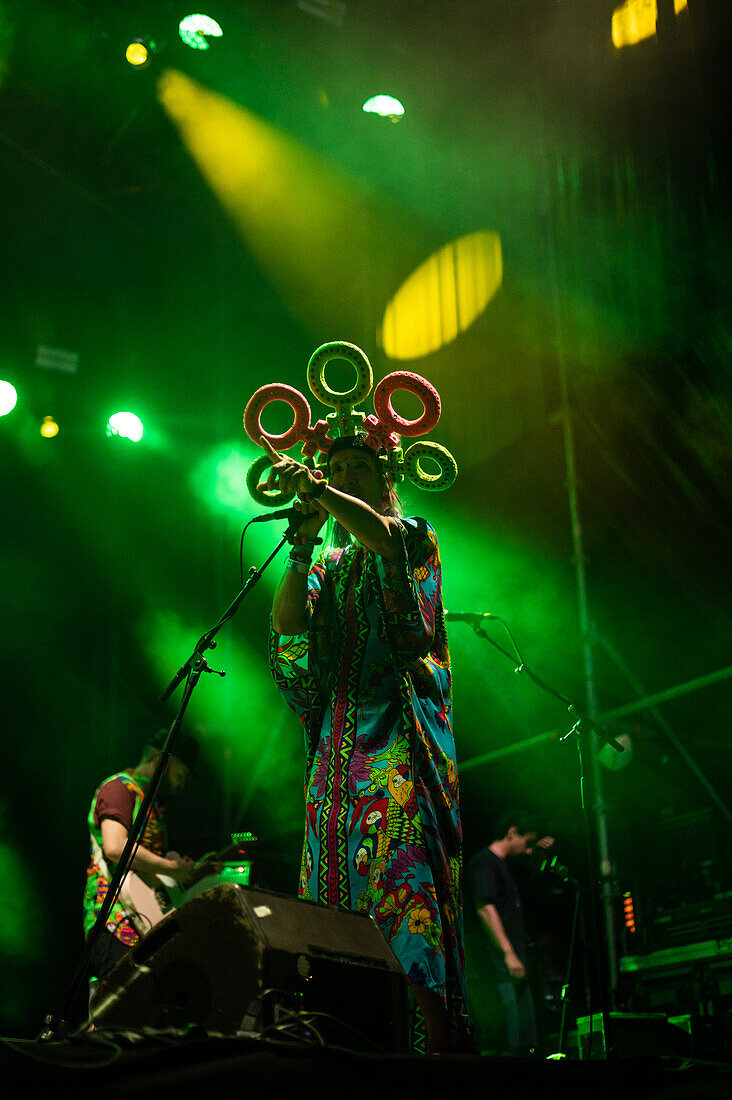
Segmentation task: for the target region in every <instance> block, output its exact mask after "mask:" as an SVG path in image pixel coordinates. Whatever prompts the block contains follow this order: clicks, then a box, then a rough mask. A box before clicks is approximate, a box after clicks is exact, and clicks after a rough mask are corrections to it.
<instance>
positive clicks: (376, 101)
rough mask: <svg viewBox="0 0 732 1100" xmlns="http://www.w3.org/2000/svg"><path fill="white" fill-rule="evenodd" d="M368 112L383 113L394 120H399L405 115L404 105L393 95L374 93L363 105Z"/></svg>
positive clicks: (383, 115)
mask: <svg viewBox="0 0 732 1100" xmlns="http://www.w3.org/2000/svg"><path fill="white" fill-rule="evenodd" d="M363 110H364V111H365V112H366V114H372V115H381V117H382V118H389V119H391V121H392V122H398V121H399V119H400V118H402V117H403V115H404V106H403V104H401V103H400V102H399V100H398V99H395V98H394V96H392V95H374V96H371V99H367V100H366V102H365V103H364V105H363Z"/></svg>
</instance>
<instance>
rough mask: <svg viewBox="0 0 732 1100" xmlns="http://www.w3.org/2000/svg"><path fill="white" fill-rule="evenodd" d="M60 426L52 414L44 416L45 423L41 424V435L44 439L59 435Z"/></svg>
mask: <svg viewBox="0 0 732 1100" xmlns="http://www.w3.org/2000/svg"><path fill="white" fill-rule="evenodd" d="M58 433H59V427H58V424H57V423H56V421H55V420H54V418H53V417H52V416H44V418H43V423H42V424H41V435H42V436H43V438H44V439H53V437H54V436H56V435H58Z"/></svg>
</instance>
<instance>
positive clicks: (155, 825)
mask: <svg viewBox="0 0 732 1100" xmlns="http://www.w3.org/2000/svg"><path fill="white" fill-rule="evenodd" d="M167 736H168V731H167V730H165V729H163V730H160V731H159V732H158V733H157V734H156V735H155V737H153V738H152V740H151V741H150V742H148V743H147V744H146V745H145V746H144V749H143V753H142V759H141V760H140V762H139V763H138V764H137V766H136V767H134V768H126V769H125V770H124V771H121V772H117V773H116V774H115V775H113V776H110V778H108V779H105V780H104V782H103V783H102V784H101V785H100V786H99V787H98V788H97V790H96V792H95V794H94V797H93V798H92V801H91V806H90V809H89V816H88V819H87V823H88V826H89V836H90V840H91V859H90V862H89V867H88V869H87V879H86V889H85V891H84V935H85V936H86V935H88V934H89V932H90V931H91V929H92V927H93V925H94V922H95V920H96V918H97V914H98V913H99V910H100V909H101V907H102V903H103V901H104V897H105V894H106V893H107V889H108V887H109V883H110V881H111V878H112V876H113V874H114V870H115V865H116V863H117V861H118V860H119V858H120V856H121V854H122V852H123V850H124V847H125V844H126V843H127V837H128V835H129V832H130V829H131V828H132V823H133V821H134V819H135V816H136V814H137V811H138V810H139V808H140V805H141V803H142V800H143V798H144V797H145V791H146V789H147V786H148V784H149V782H150V779H151V778H152V775H153V773H154V771H155V768H156V765H157V763H158V759H159V758H160V755H161V749H162V747H163V745H164V744H165V740H166V738H167ZM197 753H198V742H197V741H196V740H195V738H194V737H191V736H190V735H188V734H186V733H185V732H184V731H183V730H179V731H178V734H177V736H176V741H175V755H173V754H172V753H171V754H170V756H169V758H168V766H167V768H166V769H165V773H164V774H163V777H162V779H161V782H160V787H159V789H158V799H159V801H158V802H157V803H156V804H155V805H153V807H152V809H151V812H150V815H149V817H148V820H147V822H146V825H145V829H144V832H143V834H142V836H141V838H140V843H139V845H138V847H137V850H136V852H135V854H134V857H133V859H132V863H131V869H132V870H133V871H136V872H141V873H143V874H144V873H146V872H147V873H152V874H164V875H168V876H169V877H171V878H174V879H176V881H177V882H179V883H180V884H181V885H182V886H186V885H187V884H188V882H189V881H190V880H191V878H192V876H193V868H194V864H193V860H192V859H190V857H189V856H178V855H175V856H174V857H172V858H169V857H168V856H166V854H165V853H166V852H168V848H169V845H168V830H167V827H166V824H165V813H164V810H163V806H164V804H165V803H166V802H167V801H168V799H169V798H172V797H173V796H174V795H177V794H180V792H181V791H182V790H183V789H184V787H185V785H186V781H187V779H188V773H189V772H190V771H193V770H194V767H195V763H196V756H197ZM139 939H140V932H139V931H138V930H137V929H136V928H135V926H134V924H133V923H132V921H131V920H130V919H129V917H128V915H127V912H126V910H125V908H124V906H123V905H122V904H121V903H120V901H119V900H117V901H116V902H115V904H114V905H113V907H112V909H111V910H110V912H109V916H108V918H107V924H106V927H105V928H103V929H102V932H101V934H100V936H99V938H98V940H97V942H96V944H95V945H94V949H93V951H92V955H91V960H90V976H91V978H92V980H91V983H90V988H91V991H92V995H93V990H94V988H95V986H96V985H97V984H98V980H99V979H101V978H104V977H105V976H106V975H107V974H108V973H109V971H110V970H111V969H112V967H113V966H115V964H116V963H117V962H119V960H120V959H121V958H122V957H123V956H124V955H125V954H126V953H127V951H128V950H129V948H130V947H134V946H135V944H136V943H137V942H138V941H139Z"/></svg>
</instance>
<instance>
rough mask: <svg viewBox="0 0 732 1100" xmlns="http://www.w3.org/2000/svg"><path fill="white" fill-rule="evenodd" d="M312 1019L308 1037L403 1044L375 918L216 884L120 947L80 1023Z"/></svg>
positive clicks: (299, 1022) (232, 1028)
mask: <svg viewBox="0 0 732 1100" xmlns="http://www.w3.org/2000/svg"><path fill="white" fill-rule="evenodd" d="M293 1013H294V1014H295V1015H294V1016H293ZM314 1013H318V1014H320V1013H322V1014H324V1015H323V1016H322V1017H321V1016H318V1017H316V1016H312V1019H311V1023H312V1029H313V1030H314V1031H315V1033H316V1035H317V1034H320V1035H323V1034H324V1033H327V1035H328V1037H329V1041H330V1042H332V1043H334V1044H336V1045H342V1046H346V1047H349V1048H350V1049H360V1050H367V1049H373V1048H374V1047H377V1048H378V1049H380V1050H383V1051H388V1052H393V1053H398V1052H405V1051H407V1050H408V1049H409V1022H408V998H407V981H406V976H405V974H404V971H403V969H402V967H401V965H400V964H399V962H398V961H397V959H396V956H395V955H394V953H393V951H392V950H391V948H390V947H389V945H388V944H387V942H386V940H385V939H384V937H383V936H382V934H381V932H380V931H379V928H378V926H377V924H376V922H375V920H374V919H373V917H371V916H369V915H364V914H359V913H344V912H340V911H338V910H335V909H330V908H327V907H325V906H321V905H315V904H314V903H312V902H308V901H301V900H299V899H297V898H290V897H286V896H284V895H280V894H272V893H266V892H265V891H263V890H259V889H255V888H252V887H246V886H236V885H233V884H223V885H220V886H216V887H214V888H213V889H212V890H209V891H207V892H206V893H205V894H202V895H201V896H200V897H198V898H193V899H192V900H191V901H188V902H186V903H185V904H184V905H182V906H181V907H180V908H179V909H177V910H175V911H174V912H172V913H169V914H168V915H167V916H166V917H164V918H163V920H162V921H160V923H159V924H157V925H156V926H155V927H154V928H153V929H152V930H151V931H150V932H148V933H147V935H146V936H144V937H143V938H142V939H141V940H140V941H139V943H138V944H137V945H136V946H135V947H133V948H131V949H130V951H129V953H128V954H127V955H126V956H125V957H124V958H123V959H122V960H121V961H120V962H119V963H117V965H116V966H115V967H114V969H113V970H112V971H111V972H110V973H109V975H108V976H107V977H106V979H105V981H104V982H103V983H102V986H101V988H100V991H99V993H98V995H97V996H96V997H95V1000H94V1004H93V1006H92V1011H91V1014H90V1022H91V1023H93V1024H94V1025H95V1027H97V1028H102V1027H104V1028H119V1029H129V1030H136V1029H140V1028H154V1029H169V1028H176V1029H179V1028H185V1027H187V1026H190V1025H197V1026H200V1027H201V1028H203V1029H204V1030H206V1031H207V1032H209V1033H217V1034H224V1035H236V1034H237V1033H241V1032H254V1033H256V1034H260V1035H264V1034H266V1033H267V1031H268V1029H275V1028H279V1029H280V1031H281V1032H282V1031H284V1030H285V1029H289V1031H290V1035H291V1036H292V1037H295V1035H296V1030H294V1029H296V1028H297V1027H298V1026H303V1027H306V1026H307V1021H306V1020H305V1016H307V1015H308V1014H314ZM270 1033H272V1032H271V1031H270Z"/></svg>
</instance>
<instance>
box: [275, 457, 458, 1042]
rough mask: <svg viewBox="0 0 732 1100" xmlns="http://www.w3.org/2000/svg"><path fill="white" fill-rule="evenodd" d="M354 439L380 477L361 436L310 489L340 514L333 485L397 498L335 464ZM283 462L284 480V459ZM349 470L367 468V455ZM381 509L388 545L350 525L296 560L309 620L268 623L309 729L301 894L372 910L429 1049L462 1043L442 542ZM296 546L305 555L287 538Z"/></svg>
mask: <svg viewBox="0 0 732 1100" xmlns="http://www.w3.org/2000/svg"><path fill="white" fill-rule="evenodd" d="M364 451H365V453H364ZM357 452H360V458H359V459H358V460H359V461H360V462H361V465H362V466H363V464H364V463H365V465H366V467H373V470H372V471H371V473H372V474H373V477H375V478H377V479H378V478H383V474H382V473H380V472H379V470H378V466H377V464H376V462H375V460H373V459H372V457H371V456H370V455H369V454H368V452H367V451H366V449H364V448H360V447H358V446H354V447H353V449H352V450H350V451H349V450H348V449H347V448H346V449H345V450H344V449H343V448H342V449H341V451H340V452H339V458H338V460H336V459H335V456H334V458H333V459H331V476H330V478H329V481H330V486H331V487H332V488H335V487H337V486H338V485H339V484H340V485H342V486H343V489H342V490H341V491H340V492H337V493H336V494H335V495H334V493H333V492H332V489H331V492H329V493H328V494H327V496H324V495H323V491H322V489H321V491H320V492H319V493H318V498H319V499H318V504H320V502H321V501H322V503H323V506H324V508H325V510H326V511H327V512H329V513H330V514H331V515H336V513H339V514H338V515H336V518H337V519H339V520H341V521H342V519H341V517H343V516H345V518H346V521H347V522H348V519H349V518H350V516H349V513H348V508H349V507H350V505H349V504H348V503H347V502H346V503H342V501H341V499H339V498H343V497H345V496H346V495H347V494H351V493H352V494H353V497H355V498H356V500H357V501H361V502H365V503H366V504H367V506H369V505H368V502H369V500H370V501H371V505H370V506H371V507H375V509H376V510H377V511H380V512H381V514H382V515H383V514H388V513H389V512H393V511H394V509H393V508H392V507H391V505H390V503H389V502H391V501H393V499H394V495H393V494H383V495H382V494H380V493H373V494H372V495H371V497H369V493H368V492H367V489H364V487H363V484H362V482H359V480H358V476H355V475H353V474H352V473H351V472H350V471H349V469H347V468H346V469H345V472H344V473H343V476H339V474H340V471H341V470H342V469H343V468H345V467H347V464H349V463H351V462H353V463H354V464H355V463H356V461H357V458H354V456H357ZM273 453H274V452H273ZM279 457H280V458H281V456H279ZM357 457H358V456H357ZM296 465H297V464H296ZM334 466H335V469H334ZM299 469H300V470H302V469H303V467H302V466H300V467H299ZM289 473H290V483H292V478H293V476H294V475H296V471H293V470H292V469H290V470H289ZM360 476H361V478H362V481H363V479H366V480H368V477H369V476H370V474H369V469H366V471H365V473H363V472H362V474H361V475H360ZM349 478H350V479H349ZM283 480H286V479H284V478H283ZM302 480H303V479H302V478H300V485H301V486H302ZM277 484H278V482H277V481H276V480H275V479H274V478H271V479H270V481H269V485H270V487H272V486H273V485H277ZM279 484H280V485H281V484H282V481H280V482H279ZM331 497H332V498H333V499H332V500H331ZM397 499H398V498H397ZM382 501H383V503H382ZM325 518H327V517H325ZM322 521H323V517H321V522H322ZM389 522H390V532H391V536H392V543H391V550H390V552H391V553H392V556H391V557H384V556H382V555H380V554H379V553H376V552H374V550H372V549H370V548H368V546H366V545H364V544H363V543H359V542H358V541H356V540H353V539H352V540H350V542H349V545H347V546H345V547H342V546H341V547H334V546H330V547H328V548H326V549H325V550H323V551H322V552H321V553H320V554H319V555H318V556H317V557H316V558H315V560H314V561H312V562H310V563H307V568H306V569H305V570H303V567H302V566H300V567H299V569H298V567H297V566H296V565H295V566H292V568H295V569H297V571H298V572H303V571H305V572H306V575H307V587H306V589H304V592H305V599H306V609H305V613H306V614H305V621H304V625H305V626H306V629H305V630H304V631H302V632H300V633H297V634H294V635H292V636H287V635H284V634H280V633H277V632H276V631H273V633H272V638H271V653H270V657H271V668H272V672H273V676H274V679H275V682H276V684H277V686H278V688H279V690H280V692H281V693H282V695H283V697H284V699H285V700H286V702H287V703H288V705H289V706H290V707H291V708H292V710H293V711H294V712H295V714H296V715H297V717H298V718H299V719H300V721H301V722H302V725H303V728H304V734H305V753H306V773H305V774H306V778H305V807H306V814H305V817H306V827H305V839H304V846H303V855H302V866H301V873H300V886H299V894H300V897H302V898H304V899H308V900H311V901H315V902H318V903H320V904H323V905H329V906H333V907H335V908H338V909H341V910H350V911H354V912H358V913H370V914H372V915H373V917H374V918H375V920H376V921H377V923H378V925H379V927H380V929H381V931H382V932H383V935H384V937H385V938H386V940H387V941H388V942H389V944H390V945H391V947H392V949H393V951H394V953H395V955H396V957H397V959H398V960H399V962H400V963H401V965H402V967H403V969H404V971H405V972H406V975H407V978H408V979H409V983H410V988H412V990H414V991H415V994H418V993H420V991H422V990H426V991H428V995H429V997H430V1000H431V1001H432V1002H439V1004H440V1005H441V1007H442V1013H443V1016H444V1019H445V1021H446V1025H447V1030H446V1035H447V1038H446V1039H444V1038H443V1039H442V1040H440V1039H437V1040H435V1039H434V1034H435V1033H434V1032H433V1039H432V1043H431V1049H433V1050H441V1049H442V1050H451V1051H461V1050H464V1051H467V1050H470V1049H473V1038H472V1027H471V1023H470V1018H469V1012H468V1006H467V998H466V990H465V978H464V950H463V928H462V902H461V891H462V829H461V824H460V810H459V801H458V778H457V765H456V754H455V741H454V736H453V729H452V703H451V675H450V657H449V652H448V644H447V635H446V630H445V618H444V611H443V607H442V594H441V565H440V554H439V548H438V542H437V536H436V534H435V531H434V529H433V528H432V527H431V526H430V524H429V523H427V522H426V521H425V520H423V519H420V518H400V517H398V516H394V515H393V516H392V517H391V519H390V521H389ZM312 527H313V525H312V524H311V529H312ZM302 541H303V542H304V543H306V544H307V543H308V541H312V540H308V539H303V540H302ZM292 554H293V556H294V560H295V562H298V561H305V562H307V553H306V554H305V555H302V554H298V546H297V545H295V547H293V551H292ZM291 561H292V559H291ZM293 583H294V582H293ZM275 606H277V605H276V604H275ZM417 1000H418V1003H419V1005H420V1007H422V1008H423V1007H424V1004H425V1001H424V998H423V997H418V998H417ZM428 1003H429V1002H428ZM428 1033H429V1028H428ZM417 1049H419V1048H418V1046H417ZM428 1049H430V1047H428Z"/></svg>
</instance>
